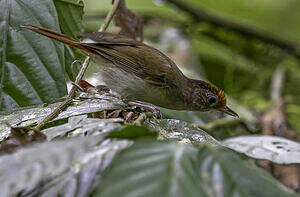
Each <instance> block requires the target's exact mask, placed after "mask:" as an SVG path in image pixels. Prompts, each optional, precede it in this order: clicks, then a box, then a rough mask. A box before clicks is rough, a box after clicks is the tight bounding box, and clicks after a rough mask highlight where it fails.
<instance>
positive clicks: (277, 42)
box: [166, 0, 300, 58]
mask: <svg viewBox="0 0 300 197" xmlns="http://www.w3.org/2000/svg"><path fill="white" fill-rule="evenodd" d="M166 1H167V2H168V3H169V4H171V5H174V6H175V7H177V8H178V9H180V10H182V11H184V12H186V13H187V14H189V15H190V16H191V17H192V18H193V19H194V20H195V21H196V22H206V23H209V24H212V25H214V26H217V27H220V28H224V29H227V30H231V31H234V32H236V33H239V34H241V35H244V36H248V37H251V38H255V39H258V40H260V41H262V42H264V43H267V44H271V45H274V46H276V47H278V48H280V49H282V50H284V51H286V52H287V53H289V54H291V55H293V56H295V57H297V58H300V51H299V46H297V45H296V44H294V43H292V42H290V41H287V40H284V39H281V38H278V37H275V36H273V35H270V34H268V33H267V32H265V31H262V30H258V29H256V28H254V27H251V26H248V25H245V24H240V23H237V22H233V21H230V20H228V19H224V18H222V17H219V16H217V15H214V14H211V13H209V12H206V11H204V10H203V9H202V8H201V7H195V5H191V4H187V3H185V2H184V1H183V0H166Z"/></svg>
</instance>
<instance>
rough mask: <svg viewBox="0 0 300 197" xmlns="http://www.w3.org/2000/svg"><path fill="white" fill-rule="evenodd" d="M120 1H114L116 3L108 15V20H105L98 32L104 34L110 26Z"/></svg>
mask: <svg viewBox="0 0 300 197" xmlns="http://www.w3.org/2000/svg"><path fill="white" fill-rule="evenodd" d="M119 3H120V0H114V3H113V5H112V8H111V9H110V11H109V12H108V14H107V15H106V18H105V20H104V23H103V24H102V25H101V27H100V29H99V30H98V32H104V31H105V30H106V29H107V27H108V25H109V24H110V22H111V20H112V18H113V16H114V15H115V13H116V11H117V9H118V6H119Z"/></svg>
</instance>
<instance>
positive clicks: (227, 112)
mask: <svg viewBox="0 0 300 197" xmlns="http://www.w3.org/2000/svg"><path fill="white" fill-rule="evenodd" d="M218 110H219V111H221V112H223V113H225V114H228V115H230V116H234V117H239V115H238V114H237V113H236V112H234V111H233V110H232V109H230V108H229V107H227V106H225V107H224V108H220V109H218Z"/></svg>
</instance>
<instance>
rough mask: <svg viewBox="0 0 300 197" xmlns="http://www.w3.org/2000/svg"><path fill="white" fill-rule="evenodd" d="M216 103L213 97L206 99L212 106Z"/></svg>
mask: <svg viewBox="0 0 300 197" xmlns="http://www.w3.org/2000/svg"><path fill="white" fill-rule="evenodd" d="M216 101H217V99H216V97H215V96H209V97H208V102H209V104H211V105H212V104H214V103H216Z"/></svg>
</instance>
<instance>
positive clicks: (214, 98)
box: [191, 79, 239, 117]
mask: <svg viewBox="0 0 300 197" xmlns="http://www.w3.org/2000/svg"><path fill="white" fill-rule="evenodd" d="M191 82H192V84H193V86H192V87H193V96H192V103H193V104H192V105H193V108H194V110H199V111H209V110H218V111H221V112H223V113H226V114H228V115H231V116H235V117H239V115H238V114H237V113H236V112H234V111H233V110H232V109H230V108H229V107H228V106H227V105H226V97H225V94H224V91H223V90H221V89H219V88H218V87H216V86H214V85H212V84H209V83H207V82H205V81H201V80H194V79H193V80H192V81H191Z"/></svg>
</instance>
